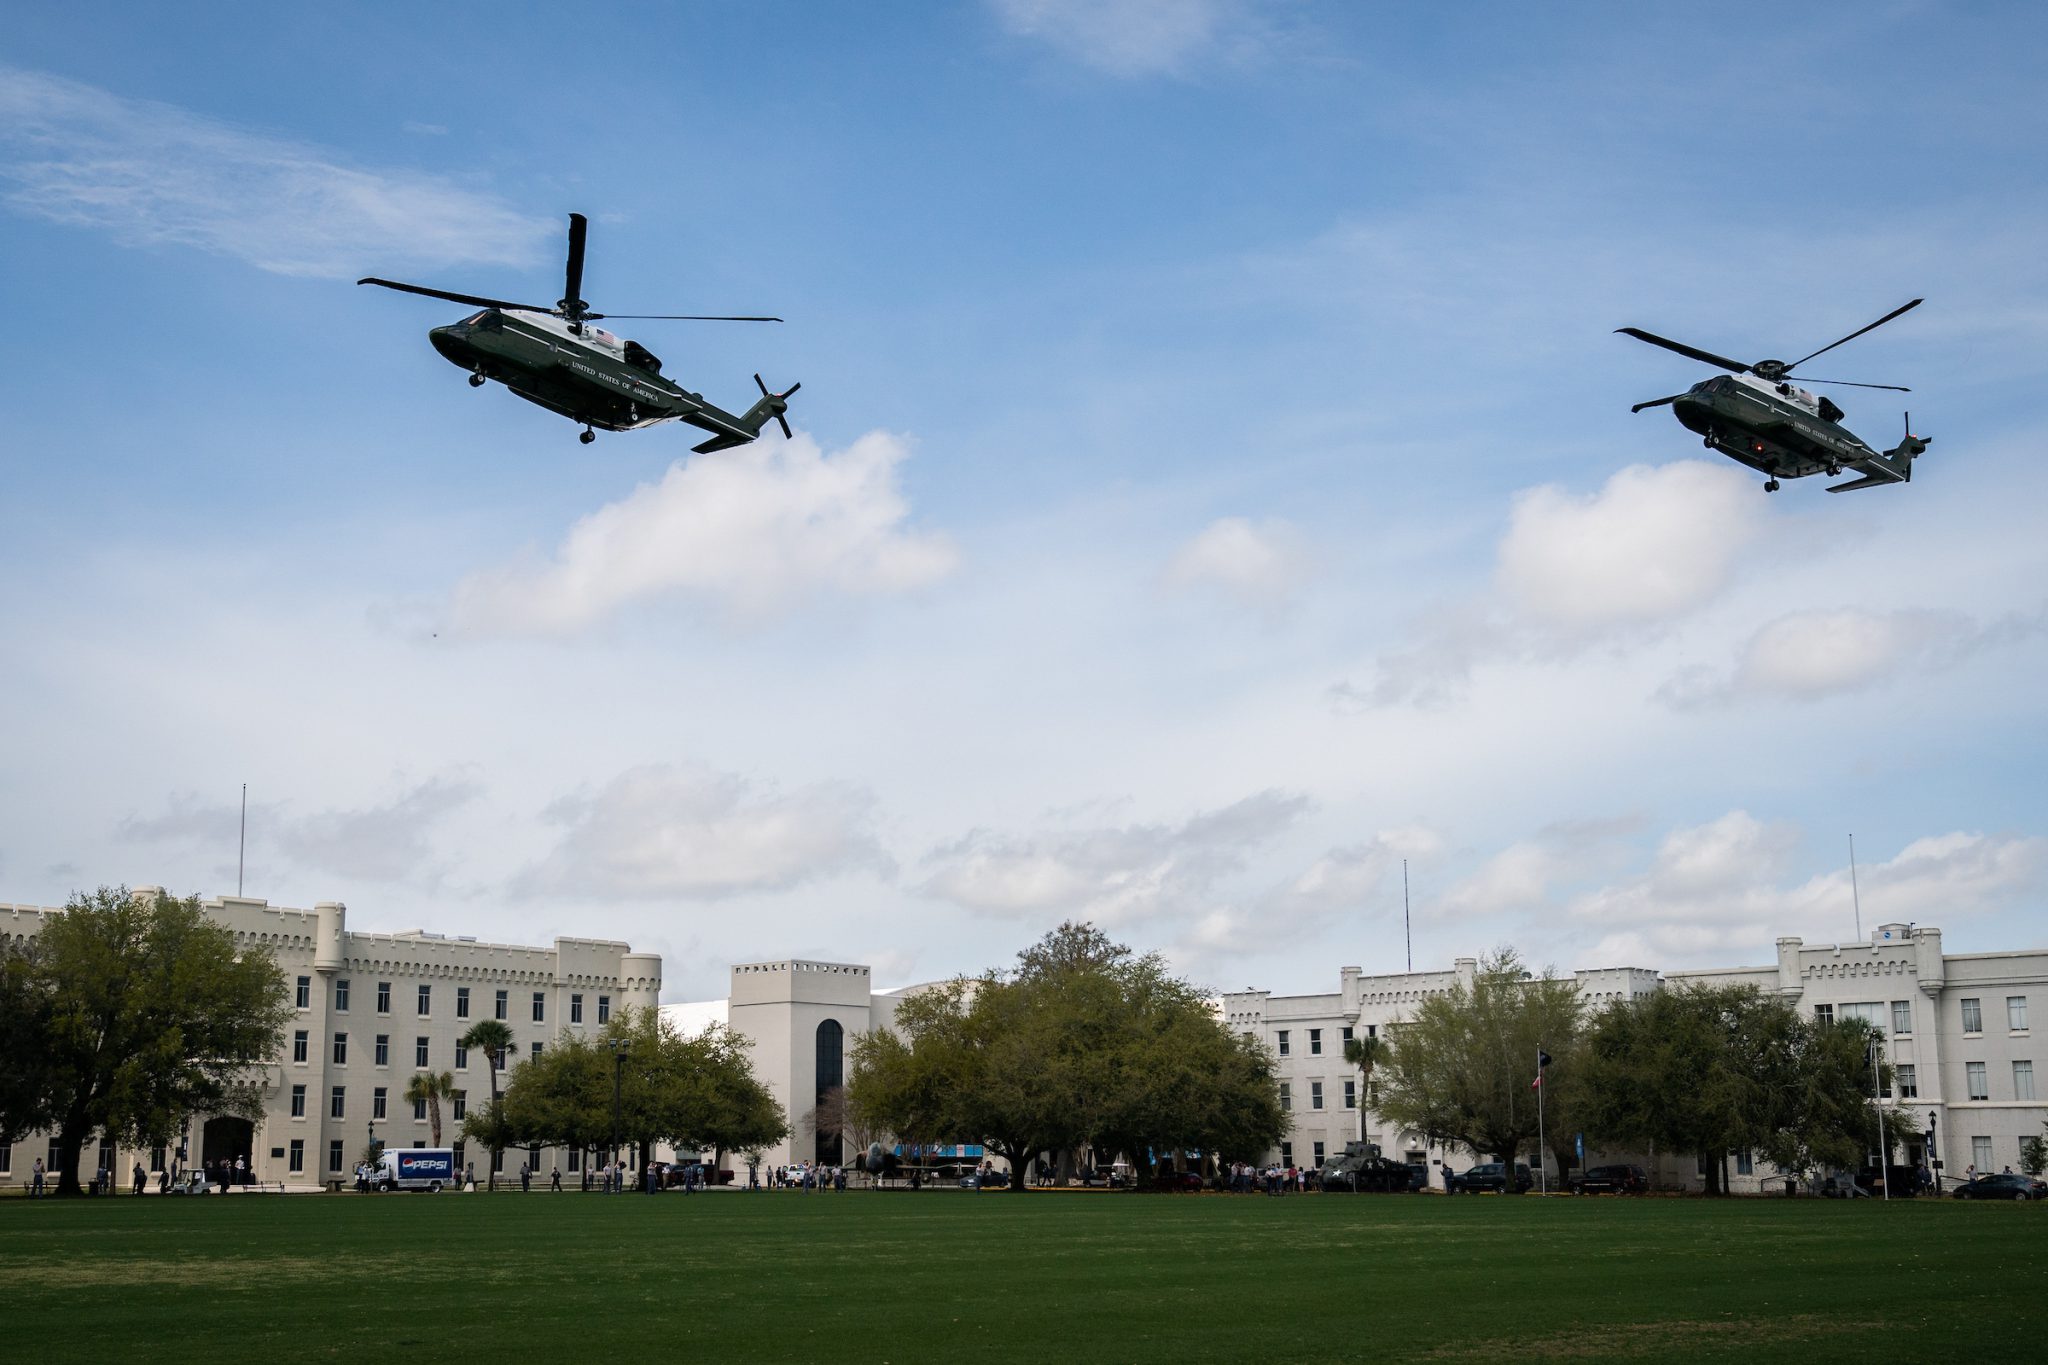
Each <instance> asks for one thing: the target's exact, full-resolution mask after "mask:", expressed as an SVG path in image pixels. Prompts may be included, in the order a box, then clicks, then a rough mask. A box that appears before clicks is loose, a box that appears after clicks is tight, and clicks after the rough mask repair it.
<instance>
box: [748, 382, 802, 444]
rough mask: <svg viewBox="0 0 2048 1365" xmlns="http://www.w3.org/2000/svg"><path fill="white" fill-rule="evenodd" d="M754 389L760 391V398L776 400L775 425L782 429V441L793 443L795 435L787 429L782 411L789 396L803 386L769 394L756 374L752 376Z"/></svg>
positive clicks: (793, 386) (790, 387)
mask: <svg viewBox="0 0 2048 1365" xmlns="http://www.w3.org/2000/svg"><path fill="white" fill-rule="evenodd" d="M754 387H755V388H757V389H759V390H760V391H761V396H762V397H763V398H773V399H775V400H776V405H777V406H776V408H775V424H776V425H777V426H779V427H781V428H782V439H783V440H785V441H794V440H795V439H796V433H795V432H793V431H791V430H790V429H789V419H788V418H787V417H784V416H783V415H782V410H783V408H784V407H786V406H788V404H789V396H790V395H791V394H793V393H795V392H796V391H797V390H798V389H800V388H802V387H803V385H802V384H800V383H798V384H791V385H790V386H789V387H788V388H786V389H784V390H783V391H782V392H781V393H771V392H770V391H769V389H768V385H767V384H766V382H764V381H763V380H762V378H761V376H760V375H758V374H757V375H755V376H754Z"/></svg>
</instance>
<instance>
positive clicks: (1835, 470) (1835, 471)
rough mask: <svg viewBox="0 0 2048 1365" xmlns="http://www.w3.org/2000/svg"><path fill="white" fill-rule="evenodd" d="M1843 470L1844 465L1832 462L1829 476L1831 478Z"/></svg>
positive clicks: (1829, 467)
mask: <svg viewBox="0 0 2048 1365" xmlns="http://www.w3.org/2000/svg"><path fill="white" fill-rule="evenodd" d="M1841 472H1842V467H1841V466H1840V465H1838V464H1830V465H1829V466H1828V477H1829V478H1831V479H1832V478H1834V477H1835V476H1836V475H1837V474H1840V473H1841Z"/></svg>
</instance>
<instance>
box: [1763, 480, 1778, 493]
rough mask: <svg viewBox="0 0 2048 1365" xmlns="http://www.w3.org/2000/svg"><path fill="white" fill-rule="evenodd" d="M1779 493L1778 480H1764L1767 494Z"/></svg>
mask: <svg viewBox="0 0 2048 1365" xmlns="http://www.w3.org/2000/svg"><path fill="white" fill-rule="evenodd" d="M1777 491H1778V481H1777V480H1776V479H1765V480H1764V492H1766V493H1775V492H1777Z"/></svg>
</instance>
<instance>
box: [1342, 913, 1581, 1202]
mask: <svg viewBox="0 0 2048 1365" xmlns="http://www.w3.org/2000/svg"><path fill="white" fill-rule="evenodd" d="M1580 1014H1581V1005H1580V1003H1579V989H1578V983H1577V982H1576V981H1572V980H1569V979H1560V978H1558V977H1556V976H1553V975H1552V974H1550V973H1549V972H1545V973H1544V974H1543V975H1542V976H1532V975H1531V974H1530V973H1529V972H1528V971H1526V970H1525V969H1524V968H1523V966H1522V961H1521V959H1520V958H1519V957H1517V956H1516V954H1515V952H1514V950H1513V949H1511V948H1502V949H1499V950H1498V951H1496V952H1494V953H1493V954H1491V955H1490V956H1488V957H1487V958H1486V959H1485V960H1484V961H1483V962H1481V963H1480V964H1479V970H1478V972H1477V973H1476V974H1475V975H1474V977H1473V980H1472V985H1471V986H1469V987H1467V986H1466V985H1465V984H1464V983H1463V982H1460V983H1458V984H1457V985H1455V986H1453V987H1452V988H1451V989H1450V990H1448V991H1445V992H1444V993H1443V994H1441V995H1432V996H1429V997H1427V998H1426V999H1424V1000H1423V1002H1422V1004H1421V1005H1420V1006H1419V1007H1418V1008H1417V1009H1416V1011H1415V1016H1414V1017H1413V1018H1412V1019H1408V1020H1405V1021H1403V1022H1402V1023H1400V1024H1397V1025H1394V1026H1392V1027H1390V1028H1389V1029H1388V1030H1387V1032H1388V1047H1387V1053H1386V1056H1385V1058H1384V1059H1383V1060H1382V1061H1381V1062H1380V1064H1379V1067H1378V1075H1379V1081H1380V1088H1379V1100H1378V1106H1377V1107H1378V1111H1379V1113H1380V1114H1381V1115H1383V1116H1384V1117H1386V1118H1387V1119H1388V1120H1390V1121H1391V1122H1393V1123H1396V1124H1399V1125H1400V1126H1401V1127H1403V1128H1405V1129H1407V1130H1409V1131H1411V1132H1416V1133H1421V1134H1423V1135H1425V1136H1426V1137H1429V1138H1434V1139H1444V1138H1449V1139H1451V1140H1453V1141H1455V1142H1459V1143H1462V1144H1463V1145H1465V1146H1466V1147H1469V1148H1471V1149H1472V1150H1473V1151H1475V1152H1480V1153H1487V1154H1491V1155H1492V1156H1494V1157H1496V1158H1498V1159H1499V1160H1501V1161H1505V1162H1509V1163H1513V1162H1514V1161H1515V1160H1516V1159H1517V1156H1518V1154H1519V1153H1520V1152H1521V1151H1522V1150H1523V1149H1524V1148H1525V1147H1526V1146H1527V1145H1528V1144H1529V1142H1530V1140H1531V1139H1533V1138H1534V1137H1535V1136H1536V1134H1537V1093H1536V1090H1535V1089H1534V1088H1533V1087H1532V1085H1531V1082H1532V1081H1534V1080H1535V1078H1536V1055H1537V1053H1538V1051H1539V1050H1540V1051H1547V1052H1549V1053H1550V1054H1551V1057H1552V1064H1551V1067H1550V1069H1549V1072H1548V1073H1547V1076H1546V1079H1545V1081H1544V1085H1545V1086H1546V1087H1550V1088H1551V1089H1552V1090H1553V1091H1555V1090H1557V1089H1559V1088H1560V1087H1559V1085H1558V1082H1559V1080H1561V1079H1563V1078H1565V1077H1567V1076H1568V1073H1569V1067H1567V1066H1565V1065H1562V1064H1561V1062H1560V1060H1559V1059H1562V1058H1567V1057H1569V1056H1570V1055H1571V1050H1572V1047H1573V1042H1574V1040H1575V1039H1576V1037H1577V1036H1578V1032H1579V1027H1580ZM1544 1105H1545V1109H1546V1111H1547V1110H1549V1109H1550V1108H1551V1106H1550V1104H1549V1097H1548V1096H1545V1098H1544ZM1549 1116H1550V1117H1551V1118H1552V1119H1553V1120H1555V1121H1558V1122H1560V1123H1562V1122H1566V1121H1568V1120H1566V1119H1565V1116H1564V1115H1562V1114H1556V1113H1553V1114H1550V1115H1549Z"/></svg>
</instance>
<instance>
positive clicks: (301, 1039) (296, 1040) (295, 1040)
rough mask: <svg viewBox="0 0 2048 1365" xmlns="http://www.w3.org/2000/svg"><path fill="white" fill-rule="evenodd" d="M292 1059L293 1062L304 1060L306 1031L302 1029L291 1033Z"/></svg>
mask: <svg viewBox="0 0 2048 1365" xmlns="http://www.w3.org/2000/svg"><path fill="white" fill-rule="evenodd" d="M292 1060H293V1061H295V1062H303V1061H305V1060H306V1031H305V1030H304V1029H300V1030H299V1031H298V1032H296V1033H294V1034H293V1035H292Z"/></svg>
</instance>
